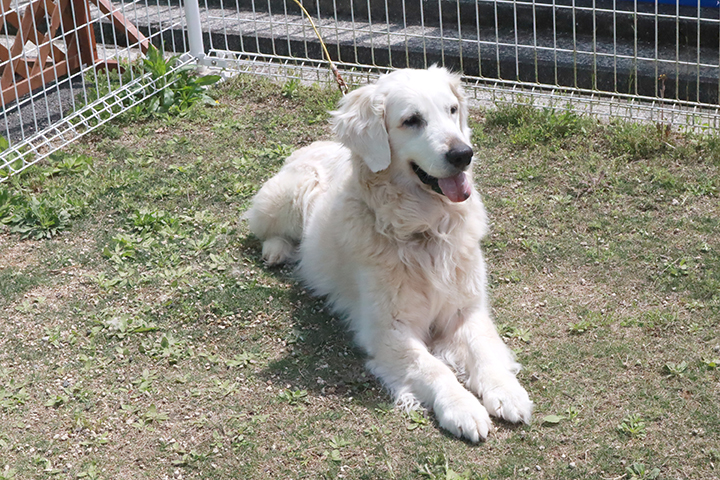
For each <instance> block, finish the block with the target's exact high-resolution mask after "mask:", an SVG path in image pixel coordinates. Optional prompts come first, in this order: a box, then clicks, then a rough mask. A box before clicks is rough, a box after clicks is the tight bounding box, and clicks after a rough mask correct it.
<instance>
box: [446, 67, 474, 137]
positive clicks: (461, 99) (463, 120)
mask: <svg viewBox="0 0 720 480" xmlns="http://www.w3.org/2000/svg"><path fill="white" fill-rule="evenodd" d="M443 70H444V69H443ZM446 72H447V70H446ZM447 76H448V82H449V83H450V90H452V92H453V95H455V96H456V97H457V99H458V103H459V105H460V126H461V127H462V130H463V133H464V134H465V136H466V137H467V138H470V136H471V133H472V132H471V130H470V127H468V123H467V122H468V106H467V99H466V98H465V92H464V91H463V88H462V82H461V81H460V76H459V75H456V74H454V73H450V72H447Z"/></svg>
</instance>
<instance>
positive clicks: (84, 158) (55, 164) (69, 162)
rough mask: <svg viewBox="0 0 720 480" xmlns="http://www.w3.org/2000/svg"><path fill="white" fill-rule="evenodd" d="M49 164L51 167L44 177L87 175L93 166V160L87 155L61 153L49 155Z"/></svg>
mask: <svg viewBox="0 0 720 480" xmlns="http://www.w3.org/2000/svg"><path fill="white" fill-rule="evenodd" d="M50 162H51V167H50V169H49V170H47V171H46V172H45V176H46V177H51V176H54V175H71V174H78V173H83V174H85V175H87V174H88V173H90V168H91V167H92V165H93V159H92V157H89V156H88V155H82V154H79V155H67V154H65V153H62V152H60V153H54V154H52V155H50Z"/></svg>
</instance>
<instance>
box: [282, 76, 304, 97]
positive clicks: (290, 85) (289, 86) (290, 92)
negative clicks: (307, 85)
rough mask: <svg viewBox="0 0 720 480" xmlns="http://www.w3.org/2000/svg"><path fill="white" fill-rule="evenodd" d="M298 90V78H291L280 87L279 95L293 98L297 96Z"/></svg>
mask: <svg viewBox="0 0 720 480" xmlns="http://www.w3.org/2000/svg"><path fill="white" fill-rule="evenodd" d="M299 88H300V79H298V78H291V79H290V80H288V81H287V82H285V84H284V85H283V86H282V90H281V91H280V93H281V94H282V96H283V97H285V98H295V97H297V94H298V89H299Z"/></svg>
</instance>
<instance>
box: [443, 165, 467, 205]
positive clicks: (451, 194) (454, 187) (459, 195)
mask: <svg viewBox="0 0 720 480" xmlns="http://www.w3.org/2000/svg"><path fill="white" fill-rule="evenodd" d="M438 185H439V186H440V190H442V192H443V193H444V194H445V196H446V197H447V198H449V199H450V200H451V201H453V202H464V201H465V200H467V199H468V198H469V197H470V192H471V187H470V182H468V179H467V175H465V172H460V173H458V174H457V175H455V176H454V177H447V178H438Z"/></svg>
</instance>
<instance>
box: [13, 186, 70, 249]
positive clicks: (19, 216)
mask: <svg viewBox="0 0 720 480" xmlns="http://www.w3.org/2000/svg"><path fill="white" fill-rule="evenodd" d="M15 201H16V202H17V203H16V204H15V205H14V206H13V215H12V216H10V217H7V214H6V218H5V219H4V223H7V224H9V225H10V231H11V232H13V233H19V234H20V236H21V237H22V238H33V239H36V240H39V239H42V238H52V237H54V236H55V235H57V234H58V233H60V232H61V231H62V230H64V229H66V228H67V227H68V226H69V223H70V213H69V212H68V210H67V209H66V208H65V206H63V205H61V204H60V202H53V201H51V200H49V199H46V198H42V199H40V200H38V199H37V198H36V197H35V196H32V197H30V199H29V200H25V199H20V200H15Z"/></svg>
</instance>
